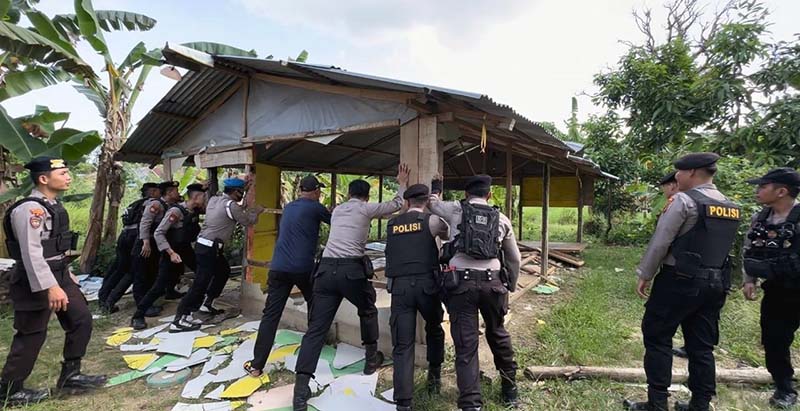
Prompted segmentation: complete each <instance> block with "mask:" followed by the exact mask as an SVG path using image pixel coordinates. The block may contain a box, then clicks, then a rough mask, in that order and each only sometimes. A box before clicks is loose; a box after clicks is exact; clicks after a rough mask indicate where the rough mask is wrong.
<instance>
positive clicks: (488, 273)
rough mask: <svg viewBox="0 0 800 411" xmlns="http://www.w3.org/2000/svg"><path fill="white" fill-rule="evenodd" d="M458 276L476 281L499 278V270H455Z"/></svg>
mask: <svg viewBox="0 0 800 411" xmlns="http://www.w3.org/2000/svg"><path fill="white" fill-rule="evenodd" d="M456 274H458V276H459V278H460V279H462V280H476V281H492V280H493V279H495V278H498V279H499V278H500V270H478V269H469V268H468V269H466V270H456Z"/></svg>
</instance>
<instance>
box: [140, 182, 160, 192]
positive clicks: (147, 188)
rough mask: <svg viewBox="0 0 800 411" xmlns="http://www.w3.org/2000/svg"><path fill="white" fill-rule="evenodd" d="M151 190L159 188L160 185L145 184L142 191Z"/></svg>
mask: <svg viewBox="0 0 800 411" xmlns="http://www.w3.org/2000/svg"><path fill="white" fill-rule="evenodd" d="M151 188H158V183H144V184H142V191H144V190H149V189H151Z"/></svg>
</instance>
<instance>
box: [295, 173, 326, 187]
mask: <svg viewBox="0 0 800 411" xmlns="http://www.w3.org/2000/svg"><path fill="white" fill-rule="evenodd" d="M320 187H325V184H322V183H320V182H319V180H317V178H316V177H314V176H313V175H312V174H309V175H307V176H305V177H303V179H302V180H300V190H302V191H314V190H316V189H318V188H320Z"/></svg>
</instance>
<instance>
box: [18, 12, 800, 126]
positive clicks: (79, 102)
mask: <svg viewBox="0 0 800 411" xmlns="http://www.w3.org/2000/svg"><path fill="white" fill-rule="evenodd" d="M765 3H766V5H767V7H768V8H769V9H770V10H771V16H770V20H771V22H772V23H773V24H772V26H771V27H770V31H771V34H770V36H771V37H773V38H774V39H776V40H790V39H792V38H793V35H794V34H795V33H797V32H800V26H798V25H797V20H796V17H797V16H800V1H796V0H767V1H765ZM663 4H664V2H663V1H648V0H605V1H597V0H580V1H578V0H492V1H489V0H437V1H430V0H338V1H331V0H293V1H285V0H284V1H273V0H158V1H153V0H135V1H134V0H95V1H94V7H95V9H97V10H99V9H115V10H127V11H134V12H137V13H142V14H146V15H148V16H150V17H153V18H155V19H156V20H157V21H158V24H156V27H155V28H154V29H153V30H150V31H147V32H113V33H105V36H106V39H107V40H108V41H109V43H110V45H111V52H112V55H113V56H114V58H115V61H121V60H122V59H124V58H125V56H126V55H127V53H128V51H129V50H130V49H131V47H133V46H134V45H135V44H136V43H138V42H139V41H144V42H145V44H146V45H147V47H148V48H155V47H161V46H164V45H165V44H166V43H167V42H169V43H184V42H190V41H214V42H219V43H224V44H229V45H233V46H237V47H239V48H243V49H247V50H250V49H255V50H256V51H257V52H258V55H259V57H262V58H264V57H266V56H268V55H273V56H274V57H275V58H276V59H284V60H285V59H287V58H289V57H295V56H297V55H298V54H299V53H300V51H302V50H307V51H308V52H309V59H308V62H310V63H315V64H329V65H333V66H337V67H340V68H342V69H345V70H349V71H354V72H360V73H367V74H372V75H379V76H384V77H389V78H395V79H400V80H406V81H414V82H419V83H423V84H430V85H436V86H440V87H447V88H453V89H459V90H464V91H470V92H477V93H482V94H486V95H488V96H490V97H491V98H493V99H494V100H495V101H497V102H500V103H503V104H508V105H510V106H512V107H513V108H514V109H515V110H516V111H517V112H518V113H520V114H522V115H524V116H526V117H528V118H530V119H532V120H535V121H549V122H554V123H556V125H558V126H559V127H560V128H562V129H564V128H565V127H564V121H565V120H566V119H567V118H569V116H570V105H571V103H570V99H571V98H572V97H573V96H575V97H578V103H579V119H580V120H584V119H586V118H587V117H588V115H589V114H592V113H599V112H601V111H602V110H601V108H599V107H594V106H593V105H592V102H591V97H590V95H591V94H592V93H594V92H595V91H596V89H595V88H594V87H593V85H592V78H593V76H594V74H596V73H598V72H600V71H603V70H608V68H609V67H611V66H612V65H614V63H615V62H616V61H617V60H618V59H619V57H620V56H621V55H622V54H623V53H624V52H625V51H626V49H627V47H626V46H625V45H623V44H622V43H620V40H628V41H634V42H639V41H640V40H642V36H641V34H640V33H639V31H638V30H637V28H636V25H635V24H634V20H633V17H632V16H631V13H632V11H633V10H634V9H642V8H643V7H648V8H651V9H653V13H654V26H656V27H660V25H662V24H663V21H664V20H663V17H664V13H663ZM718 5H719V2H717V1H714V0H711V1H709V2H708V3H707V6H706V8H707V10H709V11H713V10H714V9H715V8H716V7H718ZM38 7H39V9H41V10H42V11H44V12H45V13H46V14H48V15H52V14H55V13H71V12H72V2H71V1H68V0H41V3H40V4H39V6H38ZM79 52H80V53H81V55H82V56H84V57H85V60H87V61H88V62H89V63H90V64H92V65H93V66H94V67H99V66H100V65H101V63H102V59H101V58H100V57H99V56H97V55H96V53H95V52H94V51H93V50H91V49H90V48H89V47H88V45H87V44H85V42H83V43H82V44H80V45H79ZM174 84H175V81H174V80H171V79H168V78H166V77H164V76H163V75H161V74H159V73H158V71H157V70H154V71H153V72H152V73H151V75H150V77H149V79H148V81H147V83H146V84H145V87H144V90H143V92H142V94H141V96H140V98H139V101H138V102H137V103H136V107H135V108H134V112H133V122H134V124H135V123H136V122H138V121H139V120H140V119H141V118H142V117H143V116H144V115H145V114H146V113H147V111H149V110H150V109H151V108H152V107H153V106H154V105H155V104H156V103H157V102H158V101H159V100H160V99H161V98H162V97H163V96H164V95H165V94H166V92H167V91H168V90H169V89H170V88H171V87H172V86H173V85H174ZM36 104H40V105H46V106H48V107H49V108H50V109H51V110H52V111H67V112H71V113H72V115H71V117H70V119H69V121H68V124H67V125H68V126H69V127H73V128H78V129H82V130H89V129H98V130H101V131H102V128H103V126H102V119H101V118H100V117H99V116H98V114H97V110H96V109H95V107H94V105H93V104H92V103H90V102H89V101H88V100H86V99H85V98H84V97H83V96H81V95H80V94H78V93H77V92H75V91H74V90H73V89H72V88H71V87H70V86H69V85H59V86H54V87H49V88H47V89H43V90H37V91H35V92H32V93H28V94H26V95H24V96H21V97H18V98H14V99H11V100H8V101H5V102H3V106H4V107H6V109H7V110H8V111H9V113H10V114H11V115H13V116H21V115H25V114H29V113H32V112H33V110H34V107H35V105H36Z"/></svg>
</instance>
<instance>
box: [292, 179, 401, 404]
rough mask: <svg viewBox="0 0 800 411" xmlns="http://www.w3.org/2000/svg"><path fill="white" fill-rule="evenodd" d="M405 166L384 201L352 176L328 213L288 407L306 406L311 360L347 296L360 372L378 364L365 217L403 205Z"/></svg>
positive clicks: (316, 357)
mask: <svg viewBox="0 0 800 411" xmlns="http://www.w3.org/2000/svg"><path fill="white" fill-rule="evenodd" d="M408 173H409V169H408V166H407V165H405V164H401V165H400V167H399V170H398V173H397V182H398V184H399V186H400V187H399V188H398V192H397V195H396V196H395V197H394V198H393V199H392V200H391V201H388V202H384V203H379V204H371V203H369V191H370V185H369V183H368V182H366V181H364V180H355V181H353V182H351V183H350V185H349V187H348V194H349V196H350V199H349V200H348V201H347V202H345V203H343V204H341V205H339V206H337V207H336V208H335V209H334V210H333V216H332V217H331V231H330V234H329V235H328V243H327V244H326V245H325V251H323V253H322V259H321V260H320V264H319V267H318V268H317V271H316V273H315V274H314V288H313V289H314V291H313V297H312V299H313V301H314V303H313V304H312V305H311V308H310V310H311V312H310V313H309V320H308V332H306V334H305V335H304V336H303V342H302V343H301V344H300V352H299V353H298V355H297V357H298V358H297V365H296V366H295V374H296V376H295V384H294V399H293V407H294V409H295V411H305V410H307V409H308V400H309V398H311V389H310V388H309V387H308V383H309V381H310V380H311V378H313V377H314V371H315V370H316V369H317V361H318V360H319V355H320V353H321V352H322V347H323V345H325V336H326V335H327V334H328V330H329V329H330V327H331V324H332V323H333V320H334V318H335V317H336V311H337V310H338V309H339V305H340V304H341V303H342V299H347V301H350V303H352V304H353V305H354V306H356V308H357V310H358V317H359V319H360V321H361V341H362V342H363V344H364V348H366V355H365V360H366V361H365V363H364V374H366V375H370V374H373V373H375V371H377V370H378V367H380V365H381V364H382V363H383V353H381V352H380V351H378V336H379V335H378V309H377V308H376V307H375V299H376V294H375V288H373V286H372V284H371V283H370V282H369V279H370V278H372V275H373V272H372V263H371V262H370V260H369V257H367V256H365V255H364V251H365V250H366V245H367V237H368V236H369V228H370V222H371V221H372V220H373V219H375V218H379V217H382V216H387V215H389V214H392V213H394V212H396V211H398V210H400V208H401V207H402V206H403V199H402V195H403V191H404V190H405V188H406V184H407V183H408Z"/></svg>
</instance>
